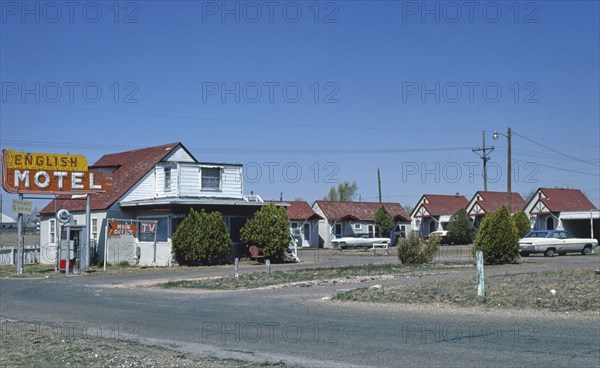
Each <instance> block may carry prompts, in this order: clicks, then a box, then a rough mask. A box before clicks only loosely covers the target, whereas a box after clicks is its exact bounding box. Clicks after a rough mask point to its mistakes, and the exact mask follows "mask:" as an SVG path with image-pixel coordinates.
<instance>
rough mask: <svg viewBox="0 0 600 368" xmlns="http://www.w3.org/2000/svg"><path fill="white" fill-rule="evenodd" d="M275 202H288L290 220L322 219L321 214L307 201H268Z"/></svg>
mask: <svg viewBox="0 0 600 368" xmlns="http://www.w3.org/2000/svg"><path fill="white" fill-rule="evenodd" d="M267 202H272V203H274V204H284V203H288V204H289V206H287V208H286V209H287V215H288V218H289V219H290V220H311V219H317V220H318V219H322V218H323V217H321V215H319V214H318V213H316V212H315V211H314V210H313V209H312V207H311V206H310V205H309V204H308V202H306V201H283V202H282V201H267Z"/></svg>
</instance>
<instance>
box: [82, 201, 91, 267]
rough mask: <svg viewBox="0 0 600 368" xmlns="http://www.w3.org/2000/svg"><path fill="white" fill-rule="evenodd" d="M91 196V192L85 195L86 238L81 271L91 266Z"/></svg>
mask: <svg viewBox="0 0 600 368" xmlns="http://www.w3.org/2000/svg"><path fill="white" fill-rule="evenodd" d="M91 197H92V195H91V194H90V193H88V194H86V196H85V234H84V239H83V241H82V242H81V246H80V247H81V248H80V249H81V259H80V263H79V265H80V267H79V268H80V271H81V272H85V271H87V270H88V268H89V266H90V234H91V230H92V229H91V222H92V215H91V210H90V209H91Z"/></svg>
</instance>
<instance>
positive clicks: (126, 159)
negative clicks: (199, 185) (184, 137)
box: [40, 142, 185, 215]
mask: <svg viewBox="0 0 600 368" xmlns="http://www.w3.org/2000/svg"><path fill="white" fill-rule="evenodd" d="M180 145H181V143H180V142H175V143H169V144H163V145H161V146H155V147H147V148H140V149H136V150H131V151H125V152H118V153H111V154H108V155H104V156H102V157H101V158H100V159H99V160H98V161H96V162H95V163H94V165H93V166H90V169H92V168H94V169H96V168H104V169H107V170H108V169H110V170H114V172H113V173H112V188H111V189H110V190H108V191H106V192H104V193H94V194H92V196H91V210H92V211H94V210H105V209H108V208H109V207H110V206H112V205H113V204H114V203H115V202H116V201H118V200H119V198H121V197H122V196H123V195H124V194H125V193H127V192H128V191H129V190H130V189H131V188H132V187H133V186H134V185H135V184H137V183H138V182H139V181H140V180H141V179H142V178H143V177H144V176H145V175H146V174H147V173H148V172H149V171H150V170H151V169H152V168H154V167H155V166H156V164H158V163H159V162H160V161H162V160H163V159H164V158H165V157H166V156H168V155H169V154H170V153H171V152H172V151H173V150H174V149H175V148H176V147H177V146H180ZM184 149H185V148H184ZM55 208H57V209H61V208H64V209H67V210H69V211H71V212H73V211H85V198H83V199H70V196H61V197H59V198H58V199H57V200H56V206H55V201H52V202H50V203H49V204H48V205H47V206H46V207H44V208H43V209H42V210H41V211H40V215H50V214H53V213H54V212H55Z"/></svg>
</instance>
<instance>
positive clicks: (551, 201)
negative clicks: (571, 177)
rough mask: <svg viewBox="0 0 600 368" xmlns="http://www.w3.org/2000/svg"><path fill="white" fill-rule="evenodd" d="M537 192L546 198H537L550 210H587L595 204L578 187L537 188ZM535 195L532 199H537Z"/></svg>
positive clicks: (594, 207)
mask: <svg viewBox="0 0 600 368" xmlns="http://www.w3.org/2000/svg"><path fill="white" fill-rule="evenodd" d="M538 192H542V193H543V194H544V196H546V198H540V199H539V200H540V201H541V202H542V203H543V204H544V205H545V206H546V207H547V208H548V209H549V210H550V211H551V212H565V211H589V210H593V209H596V206H594V204H593V203H592V202H591V201H590V200H589V199H588V198H587V197H586V196H585V194H583V192H582V191H581V190H579V189H550V188H539V189H538ZM536 197H537V193H536ZM536 197H534V198H533V199H532V200H534V201H535V200H537V199H538V198H536Z"/></svg>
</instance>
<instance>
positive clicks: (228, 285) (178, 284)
mask: <svg viewBox="0 0 600 368" xmlns="http://www.w3.org/2000/svg"><path fill="white" fill-rule="evenodd" d="M439 270H446V271H450V270H456V267H447V266H434V265H419V266H403V265H391V264H384V265H372V264H371V265H363V266H347V267H335V268H308V269H299V270H291V271H275V272H272V273H271V275H268V274H267V273H265V272H263V273H258V272H257V273H252V274H246V275H240V277H239V278H235V277H231V276H228V277H218V278H205V279H199V280H182V281H171V282H167V283H163V284H160V286H161V287H163V288H167V289H171V288H195V289H213V290H235V289H254V288H260V287H265V286H272V285H284V284H290V283H296V282H303V281H319V280H331V279H340V278H347V279H350V278H356V277H373V276H390V277H394V276H403V275H404V276H405V275H416V274H422V273H423V272H430V271H439Z"/></svg>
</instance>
